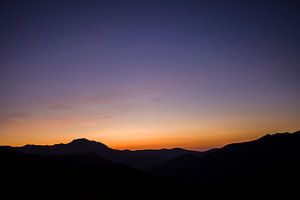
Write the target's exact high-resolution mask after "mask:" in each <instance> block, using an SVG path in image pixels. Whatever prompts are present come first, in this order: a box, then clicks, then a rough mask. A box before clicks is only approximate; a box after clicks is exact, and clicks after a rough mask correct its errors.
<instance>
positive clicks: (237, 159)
mask: <svg viewBox="0 0 300 200" xmlns="http://www.w3.org/2000/svg"><path fill="white" fill-rule="evenodd" d="M152 172H154V173H156V174H160V175H163V176H166V177H172V178H176V179H178V180H183V181H186V182H189V183H193V184H197V185H202V186H203V185H210V186H214V187H217V188H218V190H222V191H223V192H224V193H226V194H228V195H229V196H230V195H238V193H242V194H244V193H249V195H251V194H252V195H254V196H255V195H259V194H261V195H265V196H270V195H271V196H272V195H273V196H277V195H278V196H280V195H281V197H285V196H291V195H292V194H293V193H296V191H297V190H296V188H297V187H299V186H300V182H299V180H300V132H299V131H298V132H295V133H292V134H290V133H278V134H274V135H266V136H264V137H262V138H260V139H258V140H254V141H250V142H244V143H237V144H230V145H227V146H225V147H223V148H221V149H218V150H216V151H213V152H211V153H208V154H206V155H203V156H197V155H186V156H181V157H178V158H175V159H173V160H170V161H167V162H165V163H163V164H161V165H159V166H157V167H155V168H154V169H153V170H152ZM225 196H226V195H225ZM256 197H257V196H256Z"/></svg>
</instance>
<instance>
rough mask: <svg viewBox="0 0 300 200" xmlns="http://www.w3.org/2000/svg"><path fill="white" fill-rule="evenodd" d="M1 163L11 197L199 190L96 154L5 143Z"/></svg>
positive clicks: (171, 194)
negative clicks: (43, 151) (25, 149)
mask: <svg viewBox="0 0 300 200" xmlns="http://www.w3.org/2000/svg"><path fill="white" fill-rule="evenodd" d="M0 163H1V165H0V172H1V183H0V188H1V195H2V196H4V195H5V196H7V199H20V198H21V199H127V198H128V199H129V198H130V199H166V198H172V199H183V198H191V199H192V198H195V197H196V193H194V192H193V191H197V190H195V189H194V188H193V187H187V186H185V185H183V184H179V183H175V182H172V181H170V180H168V179H164V178H159V177H155V176H153V175H149V174H146V173H144V172H141V171H139V170H136V169H133V168H130V167H127V166H125V165H120V164H115V163H112V162H110V161H108V160H106V159H103V158H101V157H99V156H97V155H94V154H77V155H76V154H73V155H58V156H42V155H32V154H27V153H20V152H16V151H12V150H10V149H8V148H5V147H1V148H0ZM203 195H205V193H203Z"/></svg>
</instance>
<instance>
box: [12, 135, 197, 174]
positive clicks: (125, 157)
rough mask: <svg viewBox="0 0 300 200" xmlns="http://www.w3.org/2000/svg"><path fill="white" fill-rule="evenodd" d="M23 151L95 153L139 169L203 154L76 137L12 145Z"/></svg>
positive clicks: (15, 148)
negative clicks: (65, 141) (120, 147)
mask: <svg viewBox="0 0 300 200" xmlns="http://www.w3.org/2000/svg"><path fill="white" fill-rule="evenodd" d="M10 148H11V149H13V150H17V151H19V152H23V153H31V154H38V155H69V154H83V153H93V154H97V155H99V156H101V157H103V158H106V159H107V160H110V161H112V162H116V163H121V164H125V165H128V166H130V167H134V168H137V169H143V170H145V169H149V168H152V167H154V166H156V165H158V164H160V163H162V162H165V161H167V160H169V159H173V158H176V157H178V156H182V155H186V154H201V152H197V151H190V150H185V149H181V148H174V149H160V150H136V151H131V150H116V149H112V148H109V147H108V146H106V145H105V144H102V143H100V142H96V141H91V140H87V139H84V138H82V139H75V140H73V141H72V142H70V143H68V144H55V145H25V146H23V147H10Z"/></svg>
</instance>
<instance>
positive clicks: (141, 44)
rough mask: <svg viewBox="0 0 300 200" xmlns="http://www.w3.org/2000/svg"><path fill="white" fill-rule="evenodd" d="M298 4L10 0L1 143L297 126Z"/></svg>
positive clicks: (2, 49) (138, 143)
mask: <svg viewBox="0 0 300 200" xmlns="http://www.w3.org/2000/svg"><path fill="white" fill-rule="evenodd" d="M299 10H300V5H299V3H298V2H297V1H277V2H276V1H186V0H182V1H167V0H165V1H164V0H162V1H142V0H141V1H125V0H123V1H88V0H85V1H11V0H7V1H1V6H0V22H1V27H2V28H1V37H0V44H1V45H0V66H1V69H0V78H1V84H0V139H1V144H16V145H20V144H25V143H33V142H35V143H49V142H50V143H51V142H60V141H66V140H71V139H72V138H74V137H87V138H92V139H97V140H100V141H104V142H107V143H109V144H110V145H112V146H115V147H118V148H139V147H153V148H156V147H171V146H178V145H179V146H184V147H190V148H200V149H201V148H209V147H213V146H218V145H223V144H225V143H227V142H231V141H238V140H242V139H250V138H253V137H257V136H259V135H261V134H265V133H267V132H270V131H293V130H296V129H299V128H300V103H299V102H300V101H299V99H300V79H299V75H300V60H299V58H300V57H299V56H300V37H299V35H300V12H299ZM162 139H164V141H163V140H162Z"/></svg>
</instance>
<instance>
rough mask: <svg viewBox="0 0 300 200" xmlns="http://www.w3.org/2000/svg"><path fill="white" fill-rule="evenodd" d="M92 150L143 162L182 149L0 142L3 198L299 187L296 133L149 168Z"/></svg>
mask: <svg viewBox="0 0 300 200" xmlns="http://www.w3.org/2000/svg"><path fill="white" fill-rule="evenodd" d="M17 150H18V151H17ZM20 150H21V151H22V152H21V151H20ZM35 151H36V152H35ZM92 151H96V152H97V151H99V152H101V153H103V152H106V153H107V154H104V153H103V155H113V156H114V155H117V156H120V157H118V158H119V159H121V158H122V159H127V158H128V157H127V155H128V154H129V155H130V156H131V158H133V157H134V159H136V160H142V161H143V156H142V155H147V154H150V155H155V156H157V155H162V153H166V155H168V156H170V157H172V156H174V155H171V152H172V153H174V154H175V155H178V154H179V153H180V152H186V151H185V150H182V149H173V150H172V151H170V150H157V151H155V150H154V151H149V150H146V151H118V150H113V149H110V148H108V147H107V146H105V145H104V144H101V143H98V142H94V141H88V140H86V139H77V140H74V141H73V142H71V143H69V144H58V145H54V146H35V145H27V146H24V147H21V148H13V147H0V163H1V165H0V171H1V185H0V187H1V189H2V194H5V195H10V197H11V198H8V199H20V198H25V199H28V198H31V199H32V198H35V199H40V198H41V197H43V199H45V198H48V199H193V200H194V199H262V198H263V199H272V198H281V199H293V197H297V195H298V188H299V187H300V183H299V180H300V170H299V169H300V132H299V131H298V132H295V133H292V134H290V133H278V134H274V135H266V136H264V137H261V138H259V139H257V140H254V141H250V142H244V143H236V144H229V145H227V146H225V147H223V148H220V149H213V150H210V151H207V152H203V153H201V154H197V153H194V152H192V153H190V154H184V155H182V156H179V157H176V158H174V159H171V160H169V161H165V162H164V163H162V164H159V165H157V166H156V167H154V168H152V170H150V171H148V172H146V171H140V170H137V169H134V168H131V167H129V166H126V165H124V164H117V163H114V162H112V161H111V160H109V159H106V158H104V157H101V156H99V155H96V154H93V153H90V152H92ZM176 151H178V152H179V153H178V152H176ZM25 152H32V153H39V154H45V155H37V154H30V153H25ZM73 152H76V153H77V154H72V153H73ZM128 152H129V153H128ZM79 153H80V154H79ZM126 153H128V154H126ZM135 153H136V154H135ZM54 154H57V155H54ZM58 154H60V155H58ZM156 154H157V155H156ZM166 155H164V158H166V157H167V156H166ZM146 157H147V156H146ZM170 157H169V158H170ZM134 159H133V160H134ZM147 159H148V161H149V157H147ZM149 172H150V173H149Z"/></svg>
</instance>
